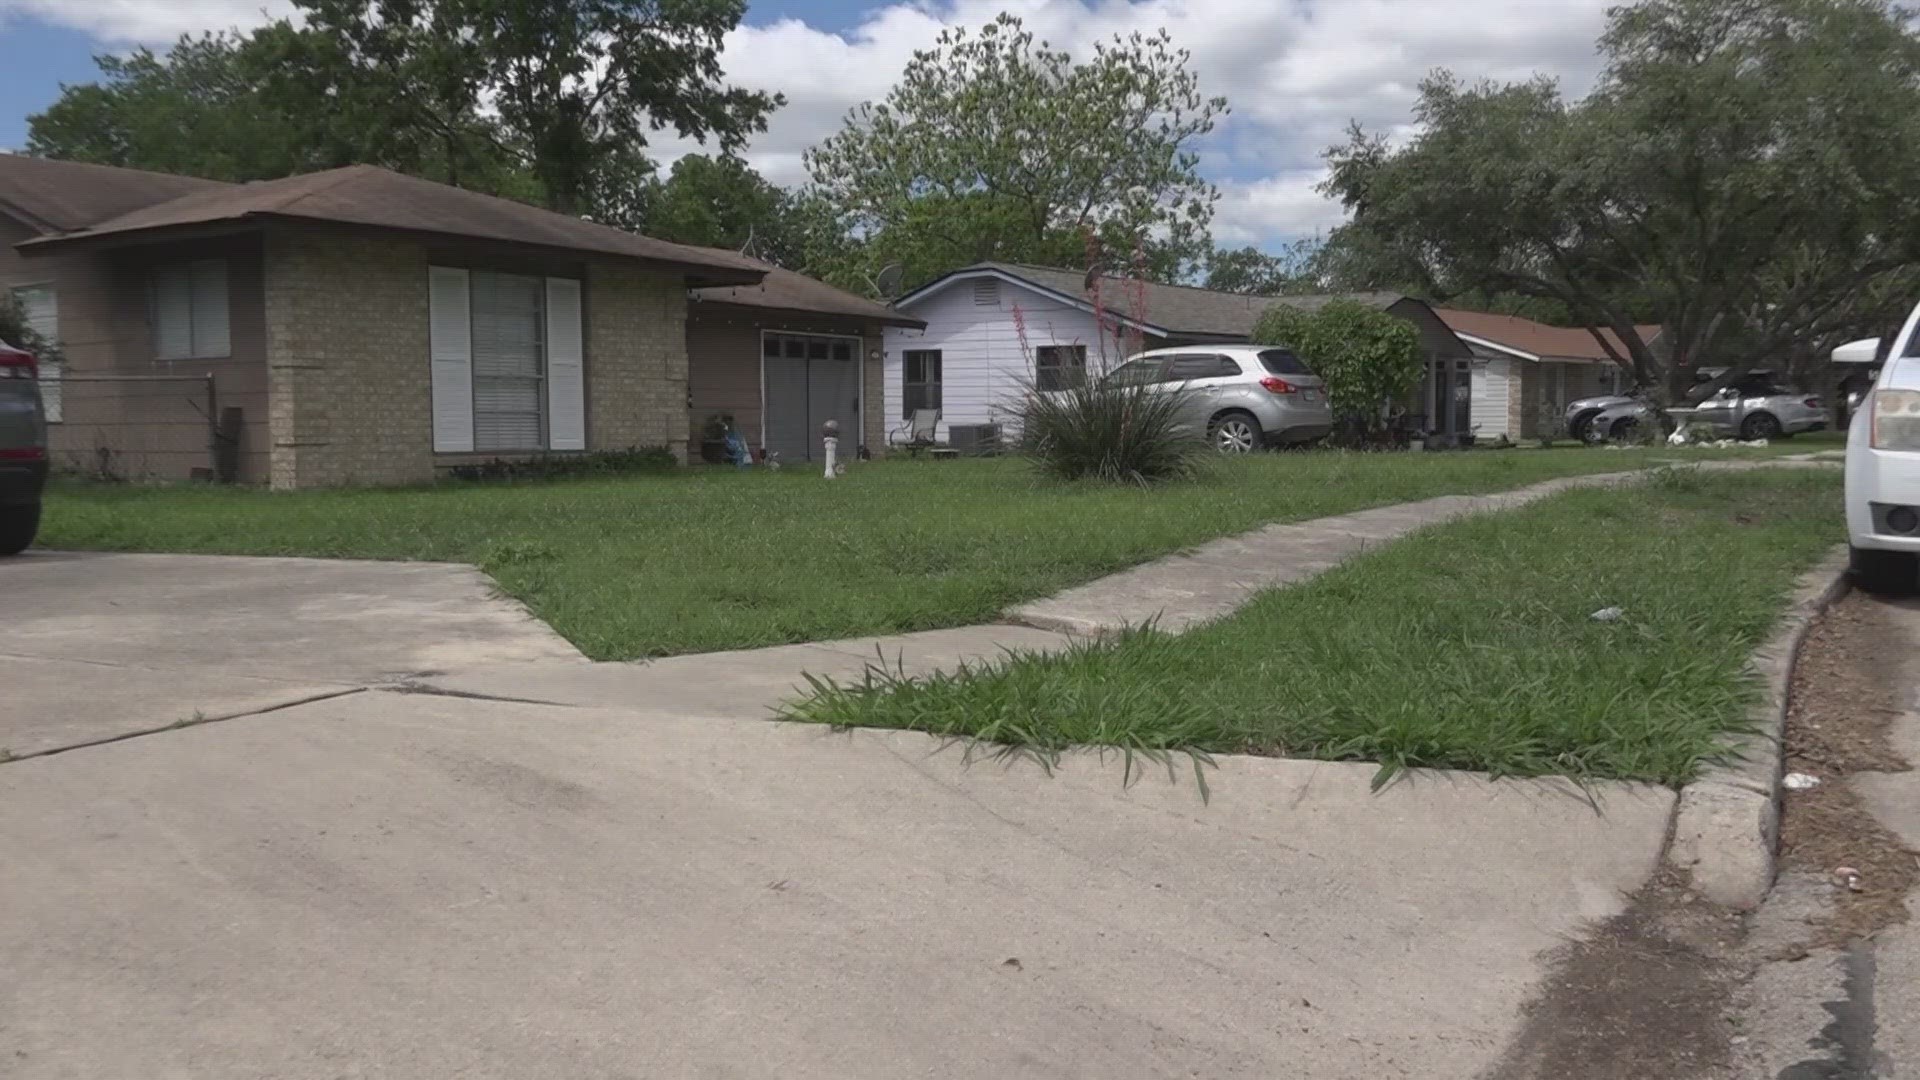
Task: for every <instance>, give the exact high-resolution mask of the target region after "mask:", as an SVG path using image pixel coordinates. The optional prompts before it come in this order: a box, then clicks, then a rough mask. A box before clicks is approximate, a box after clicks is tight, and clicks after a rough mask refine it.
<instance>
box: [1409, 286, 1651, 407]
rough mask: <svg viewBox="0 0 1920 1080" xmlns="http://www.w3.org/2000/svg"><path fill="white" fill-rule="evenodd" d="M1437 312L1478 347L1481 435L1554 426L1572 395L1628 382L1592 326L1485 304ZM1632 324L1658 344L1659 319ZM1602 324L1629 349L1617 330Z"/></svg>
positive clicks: (1476, 395)
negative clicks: (1492, 310)
mask: <svg viewBox="0 0 1920 1080" xmlns="http://www.w3.org/2000/svg"><path fill="white" fill-rule="evenodd" d="M1434 312H1435V314H1437V315H1438V316H1439V317H1440V319H1441V321H1442V322H1444V323H1446V324H1447V326H1448V327H1450V328H1451V329H1452V330H1453V332H1454V334H1455V335H1457V336H1458V337H1459V338H1460V340H1461V341H1464V342H1466V343H1467V345H1468V347H1469V348H1471V349H1472V350H1473V356H1474V361H1473V426H1474V429H1475V432H1476V433H1477V434H1478V436H1479V437H1480V438H1482V439H1494V438H1498V437H1500V436H1502V435H1504V436H1506V437H1508V438H1510V439H1516V440H1517V439H1522V438H1533V437H1534V436H1535V435H1537V434H1540V433H1541V432H1542V431H1546V432H1552V431H1553V430H1554V429H1553V427H1552V425H1553V424H1555V423H1558V421H1559V419H1560V417H1561V414H1562V412H1563V411H1564V410H1565V409H1566V406H1567V405H1568V403H1569V402H1573V401H1577V400H1579V399H1580V398H1584V397H1597V396H1599V395H1602V394H1614V393H1619V392H1620V387H1621V386H1623V385H1624V384H1625V379H1624V377H1623V375H1622V372H1621V371H1620V368H1619V365H1618V364H1616V363H1614V361H1613V359H1612V357H1609V356H1608V355H1607V351H1606V349H1604V348H1602V347H1601V345H1600V343H1599V342H1598V341H1596V340H1594V337H1593V334H1592V332H1591V331H1588V330H1585V329H1582V328H1579V327H1564V326H1548V325H1546V324H1545V323H1537V322H1534V321H1533V320H1531V319H1523V318H1520V317H1519V316H1516V315H1493V314H1489V313H1487V312H1484V311H1459V310H1456V309H1453V308H1436V309H1434ZM1634 330H1635V331H1636V332H1637V333H1639V335H1640V338H1641V340H1642V341H1645V342H1647V344H1648V345H1650V346H1653V347H1656V348H1657V347H1658V343H1657V341H1656V339H1657V338H1658V337H1659V335H1660V328H1659V327H1657V326H1636V327H1634ZM1600 332H1601V334H1602V335H1604V336H1605V337H1606V338H1607V340H1608V341H1609V342H1610V343H1611V344H1612V345H1613V346H1614V349H1615V351H1616V352H1619V353H1620V354H1621V355H1625V354H1626V348H1625V346H1623V345H1621V344H1620V339H1619V337H1618V336H1617V335H1615V334H1614V333H1613V331H1611V330H1604V329H1603V330H1601V331H1600Z"/></svg>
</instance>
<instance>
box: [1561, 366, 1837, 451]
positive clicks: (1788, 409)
mask: <svg viewBox="0 0 1920 1080" xmlns="http://www.w3.org/2000/svg"><path fill="white" fill-rule="evenodd" d="M1726 370H1727V369H1726V368H1703V369H1701V370H1700V372H1699V373H1698V375H1697V376H1696V377H1695V378H1696V382H1697V383H1698V384H1699V385H1700V386H1702V387H1704V386H1705V385H1706V384H1707V383H1711V382H1712V381H1713V380H1715V379H1717V378H1719V377H1720V376H1721V375H1723V374H1725V373H1726ZM1687 409H1688V411H1687V413H1686V414H1685V416H1686V421H1687V426H1688V429H1689V430H1691V431H1694V432H1696V433H1699V434H1703V435H1710V436H1714V437H1717V438H1733V439H1746V440H1748V441H1752V440H1755V439H1773V438H1778V437H1780V436H1782V435H1798V434H1801V433H1803V432H1808V431H1819V430H1821V429H1822V428H1825V427H1826V426H1827V411H1826V408H1825V407H1824V406H1823V405H1822V404H1821V401H1820V398H1819V396H1818V395H1816V394H1805V393H1801V392H1800V391H1798V390H1794V389H1792V388H1791V387H1786V386H1782V385H1780V383H1779V381H1778V380H1777V379H1776V378H1775V377H1774V375H1773V373H1772V372H1770V371H1765V370H1760V371H1749V372H1747V373H1746V374H1744V375H1741V376H1739V377H1738V378H1737V379H1735V380H1734V381H1733V382H1731V383H1729V384H1728V385H1726V386H1724V387H1722V388H1721V389H1720V390H1719V391H1717V392H1715V393H1713V394H1708V395H1704V396H1698V397H1697V399H1695V397H1694V396H1693V395H1690V400H1689V404H1688V406H1687ZM1646 413H1647V406H1646V404H1645V403H1644V402H1640V401H1635V400H1633V399H1631V398H1627V399H1624V400H1623V401H1621V402H1620V403H1617V404H1613V405H1609V406H1607V407H1605V408H1602V409H1601V410H1600V411H1598V412H1596V413H1594V414H1593V415H1592V416H1591V417H1589V418H1588V419H1587V423H1586V428H1585V433H1584V436H1583V437H1584V439H1585V441H1587V442H1590V443H1597V442H1605V441H1606V440H1608V439H1624V438H1626V437H1628V436H1629V435H1631V434H1632V433H1633V431H1634V429H1635V428H1637V427H1638V426H1639V425H1640V421H1641V419H1642V418H1644V417H1645V416H1646Z"/></svg>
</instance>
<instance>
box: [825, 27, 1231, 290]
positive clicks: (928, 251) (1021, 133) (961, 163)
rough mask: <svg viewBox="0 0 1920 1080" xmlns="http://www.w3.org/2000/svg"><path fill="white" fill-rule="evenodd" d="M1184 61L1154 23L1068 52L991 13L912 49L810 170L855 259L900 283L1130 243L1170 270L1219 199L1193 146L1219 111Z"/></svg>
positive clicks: (1183, 264)
mask: <svg viewBox="0 0 1920 1080" xmlns="http://www.w3.org/2000/svg"><path fill="white" fill-rule="evenodd" d="M1188 63H1189V55H1188V54H1187V53H1186V52H1185V51H1184V50H1180V49H1176V48H1174V46H1173V45H1172V43H1171V41H1170V40H1169V39H1168V37H1167V35H1166V33H1165V32H1164V31H1162V32H1160V33H1158V34H1154V35H1142V34H1133V35H1131V36H1128V37H1124V38H1121V37H1116V38H1115V39H1114V40H1112V41H1110V42H1107V43H1104V44H1102V45H1099V46H1097V47H1096V48H1095V49H1094V51H1093V54H1092V56H1090V57H1088V58H1086V59H1085V60H1081V61H1076V60H1075V59H1074V58H1073V57H1072V56H1071V55H1070V54H1068V53H1066V52H1064V51H1060V50H1056V49H1053V48H1051V47H1050V46H1049V45H1048V44H1047V43H1046V42H1044V41H1036V40H1035V38H1034V36H1033V34H1032V33H1031V32H1029V31H1028V30H1026V28H1025V27H1024V26H1023V25H1022V23H1021V21H1020V19H1019V18H1017V17H1015V16H1013V15H1006V14H1003V15H1001V16H1000V17H998V18H997V19H995V20H994V21H993V22H990V23H988V24H986V25H985V26H983V27H981V28H979V29H978V30H967V29H953V30H948V31H946V32H944V33H942V34H941V36H940V39H939V42H938V43H937V44H936V45H935V46H934V48H932V49H929V50H925V51H922V52H918V53H916V54H914V58H913V60H912V61H911V62H910V63H909V64H908V65H907V69H906V72H905V74H904V75H903V76H902V77H901V80H900V82H899V83H898V84H897V85H895V86H894V88H893V89H892V91H890V92H889V93H888V95H887V97H886V98H885V99H884V100H883V101H881V102H879V103H869V104H866V105H862V106H861V107H860V108H858V109H856V110H854V111H853V112H852V113H851V114H850V115H849V116H848V117H847V122H846V125H845V127H844V128H843V129H842V130H841V131H840V132H839V133H838V134H836V135H834V136H832V137H830V138H828V139H827V140H826V141H824V142H822V143H821V144H820V145H819V146H816V147H814V148H813V149H812V150H810V151H809V152H808V154H807V159H806V160H807V166H808V168H809V170H810V171H811V173H812V176H813V179H814V181H815V183H816V184H817V185H818V186H819V188H820V190H821V191H822V193H823V194H824V196H825V197H826V198H827V199H829V200H831V202H832V203H833V204H834V206H835V207H836V208H837V209H838V210H839V211H840V212H841V213H842V214H843V215H844V216H845V217H846V218H847V219H848V221H849V222H850V224H851V226H852V227H853V228H854V229H856V230H857V231H858V232H859V233H860V234H861V235H862V236H864V237H866V238H867V241H868V243H867V244H866V252H867V258H868V260H869V261H870V262H872V263H875V264H882V263H893V262H897V263H902V264H904V265H905V266H906V267H907V270H908V280H909V281H918V280H924V279H926V278H928V277H931V276H934V275H937V274H940V273H944V272H946V271H948V270H951V269H953V268H954V267H955V266H959V265H961V264H964V263H969V262H975V261H978V260H982V259H1002V260H1010V261H1023V262H1035V263H1047V264H1052V265H1065V266H1072V267H1084V266H1086V265H1087V264H1088V262H1089V261H1092V260H1095V259H1098V258H1100V257H1101V256H1099V254H1098V253H1099V252H1102V251H1105V252H1112V253H1115V255H1114V258H1116V259H1130V258H1131V255H1132V253H1133V252H1134V251H1135V250H1136V249H1138V250H1140V251H1141V252H1142V253H1144V255H1145V256H1146V262H1147V268H1148V272H1149V273H1150V274H1151V275H1152V276H1154V277H1156V278H1160V279H1162V280H1178V279H1180V278H1181V277H1183V276H1184V275H1186V274H1187V273H1189V272H1191V271H1192V270H1193V269H1194V267H1195V266H1196V265H1197V264H1198V263H1199V262H1200V261H1201V260H1202V259H1204V257H1205V255H1206V254H1207V253H1208V251H1209V250H1210V244H1209V242H1208V231H1207V230H1208V226H1209V224H1210V223H1211V221H1212V217H1213V207H1214V203H1215V201H1216V200H1217V198H1218V193H1217V192H1216V191H1215V190H1214V188H1213V186H1212V185H1211V184H1208V183H1207V182H1206V181H1205V180H1203V179H1202V178H1201V177H1200V175H1199V173H1198V171H1197V166H1198V159H1197V157H1196V155H1195V154H1194V152H1193V149H1192V146H1193V143H1194V141H1195V140H1197V139H1198V138H1200V137H1201V136H1203V135H1205V134H1206V133H1207V132H1209V131H1211V130H1212V129H1213V126H1214V123H1215V122H1216V120H1217V119H1218V118H1219V117H1221V116H1222V115H1224V114H1225V113H1226V101H1225V99H1222V98H1217V97H1207V96H1205V95H1204V94H1202V93H1201V91H1200V87H1199V79H1198V77H1197V76H1196V75H1195V74H1194V73H1193V72H1192V71H1190V70H1189V67H1188ZM1090 237H1091V238H1092V240H1093V241H1094V242H1092V243H1089V238H1090ZM1090 253H1092V254H1090Z"/></svg>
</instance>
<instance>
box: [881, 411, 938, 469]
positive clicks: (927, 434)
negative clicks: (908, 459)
mask: <svg viewBox="0 0 1920 1080" xmlns="http://www.w3.org/2000/svg"><path fill="white" fill-rule="evenodd" d="M939 426H940V410H939V409H915V410H913V413H912V415H910V416H908V417H907V422H906V423H904V424H902V425H900V426H899V427H897V428H894V429H893V430H892V431H890V432H888V433H887V445H888V446H897V447H899V448H901V449H903V450H905V451H906V452H907V453H908V454H910V455H913V456H915V457H918V456H919V454H920V451H922V450H930V449H932V448H933V447H934V445H935V443H934V433H935V432H936V431H938V430H939Z"/></svg>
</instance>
